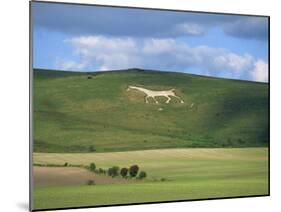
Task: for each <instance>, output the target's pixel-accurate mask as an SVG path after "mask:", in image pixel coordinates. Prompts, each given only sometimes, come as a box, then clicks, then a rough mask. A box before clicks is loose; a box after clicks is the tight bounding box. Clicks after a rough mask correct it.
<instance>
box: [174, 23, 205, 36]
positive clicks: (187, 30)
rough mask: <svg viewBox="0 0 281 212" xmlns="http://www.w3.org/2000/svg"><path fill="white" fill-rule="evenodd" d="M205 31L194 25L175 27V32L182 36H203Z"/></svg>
mask: <svg viewBox="0 0 281 212" xmlns="http://www.w3.org/2000/svg"><path fill="white" fill-rule="evenodd" d="M206 30H207V29H206V27H203V26H202V25H199V24H195V23H181V24H177V25H176V27H175V31H176V32H178V33H180V34H183V35H203V34H204V33H205V31H206Z"/></svg>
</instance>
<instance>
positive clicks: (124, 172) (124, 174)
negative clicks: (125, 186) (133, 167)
mask: <svg viewBox="0 0 281 212" xmlns="http://www.w3.org/2000/svg"><path fill="white" fill-rule="evenodd" d="M120 174H121V176H122V177H123V178H125V177H127V174H128V169H127V168H122V169H121V171H120Z"/></svg>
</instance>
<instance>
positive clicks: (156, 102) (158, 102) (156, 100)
mask: <svg viewBox="0 0 281 212" xmlns="http://www.w3.org/2000/svg"><path fill="white" fill-rule="evenodd" d="M151 97H152V98H153V99H154V101H155V102H156V104H159V102H158V101H157V99H155V96H151Z"/></svg>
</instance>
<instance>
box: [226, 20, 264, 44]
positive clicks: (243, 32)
mask: <svg viewBox="0 0 281 212" xmlns="http://www.w3.org/2000/svg"><path fill="white" fill-rule="evenodd" d="M223 29H224V32H225V33H226V34H228V35H230V36H234V37H239V38H252V39H258V40H267V39H268V20H267V18H261V17H248V18H247V19H240V20H236V21H234V22H230V23H227V24H225V25H224V27H223Z"/></svg>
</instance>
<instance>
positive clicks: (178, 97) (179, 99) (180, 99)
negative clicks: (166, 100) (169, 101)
mask: <svg viewBox="0 0 281 212" xmlns="http://www.w3.org/2000/svg"><path fill="white" fill-rule="evenodd" d="M173 97H176V98H177V99H178V100H180V101H181V103H184V101H183V100H182V99H181V98H180V97H178V96H177V95H174V96H173Z"/></svg>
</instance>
